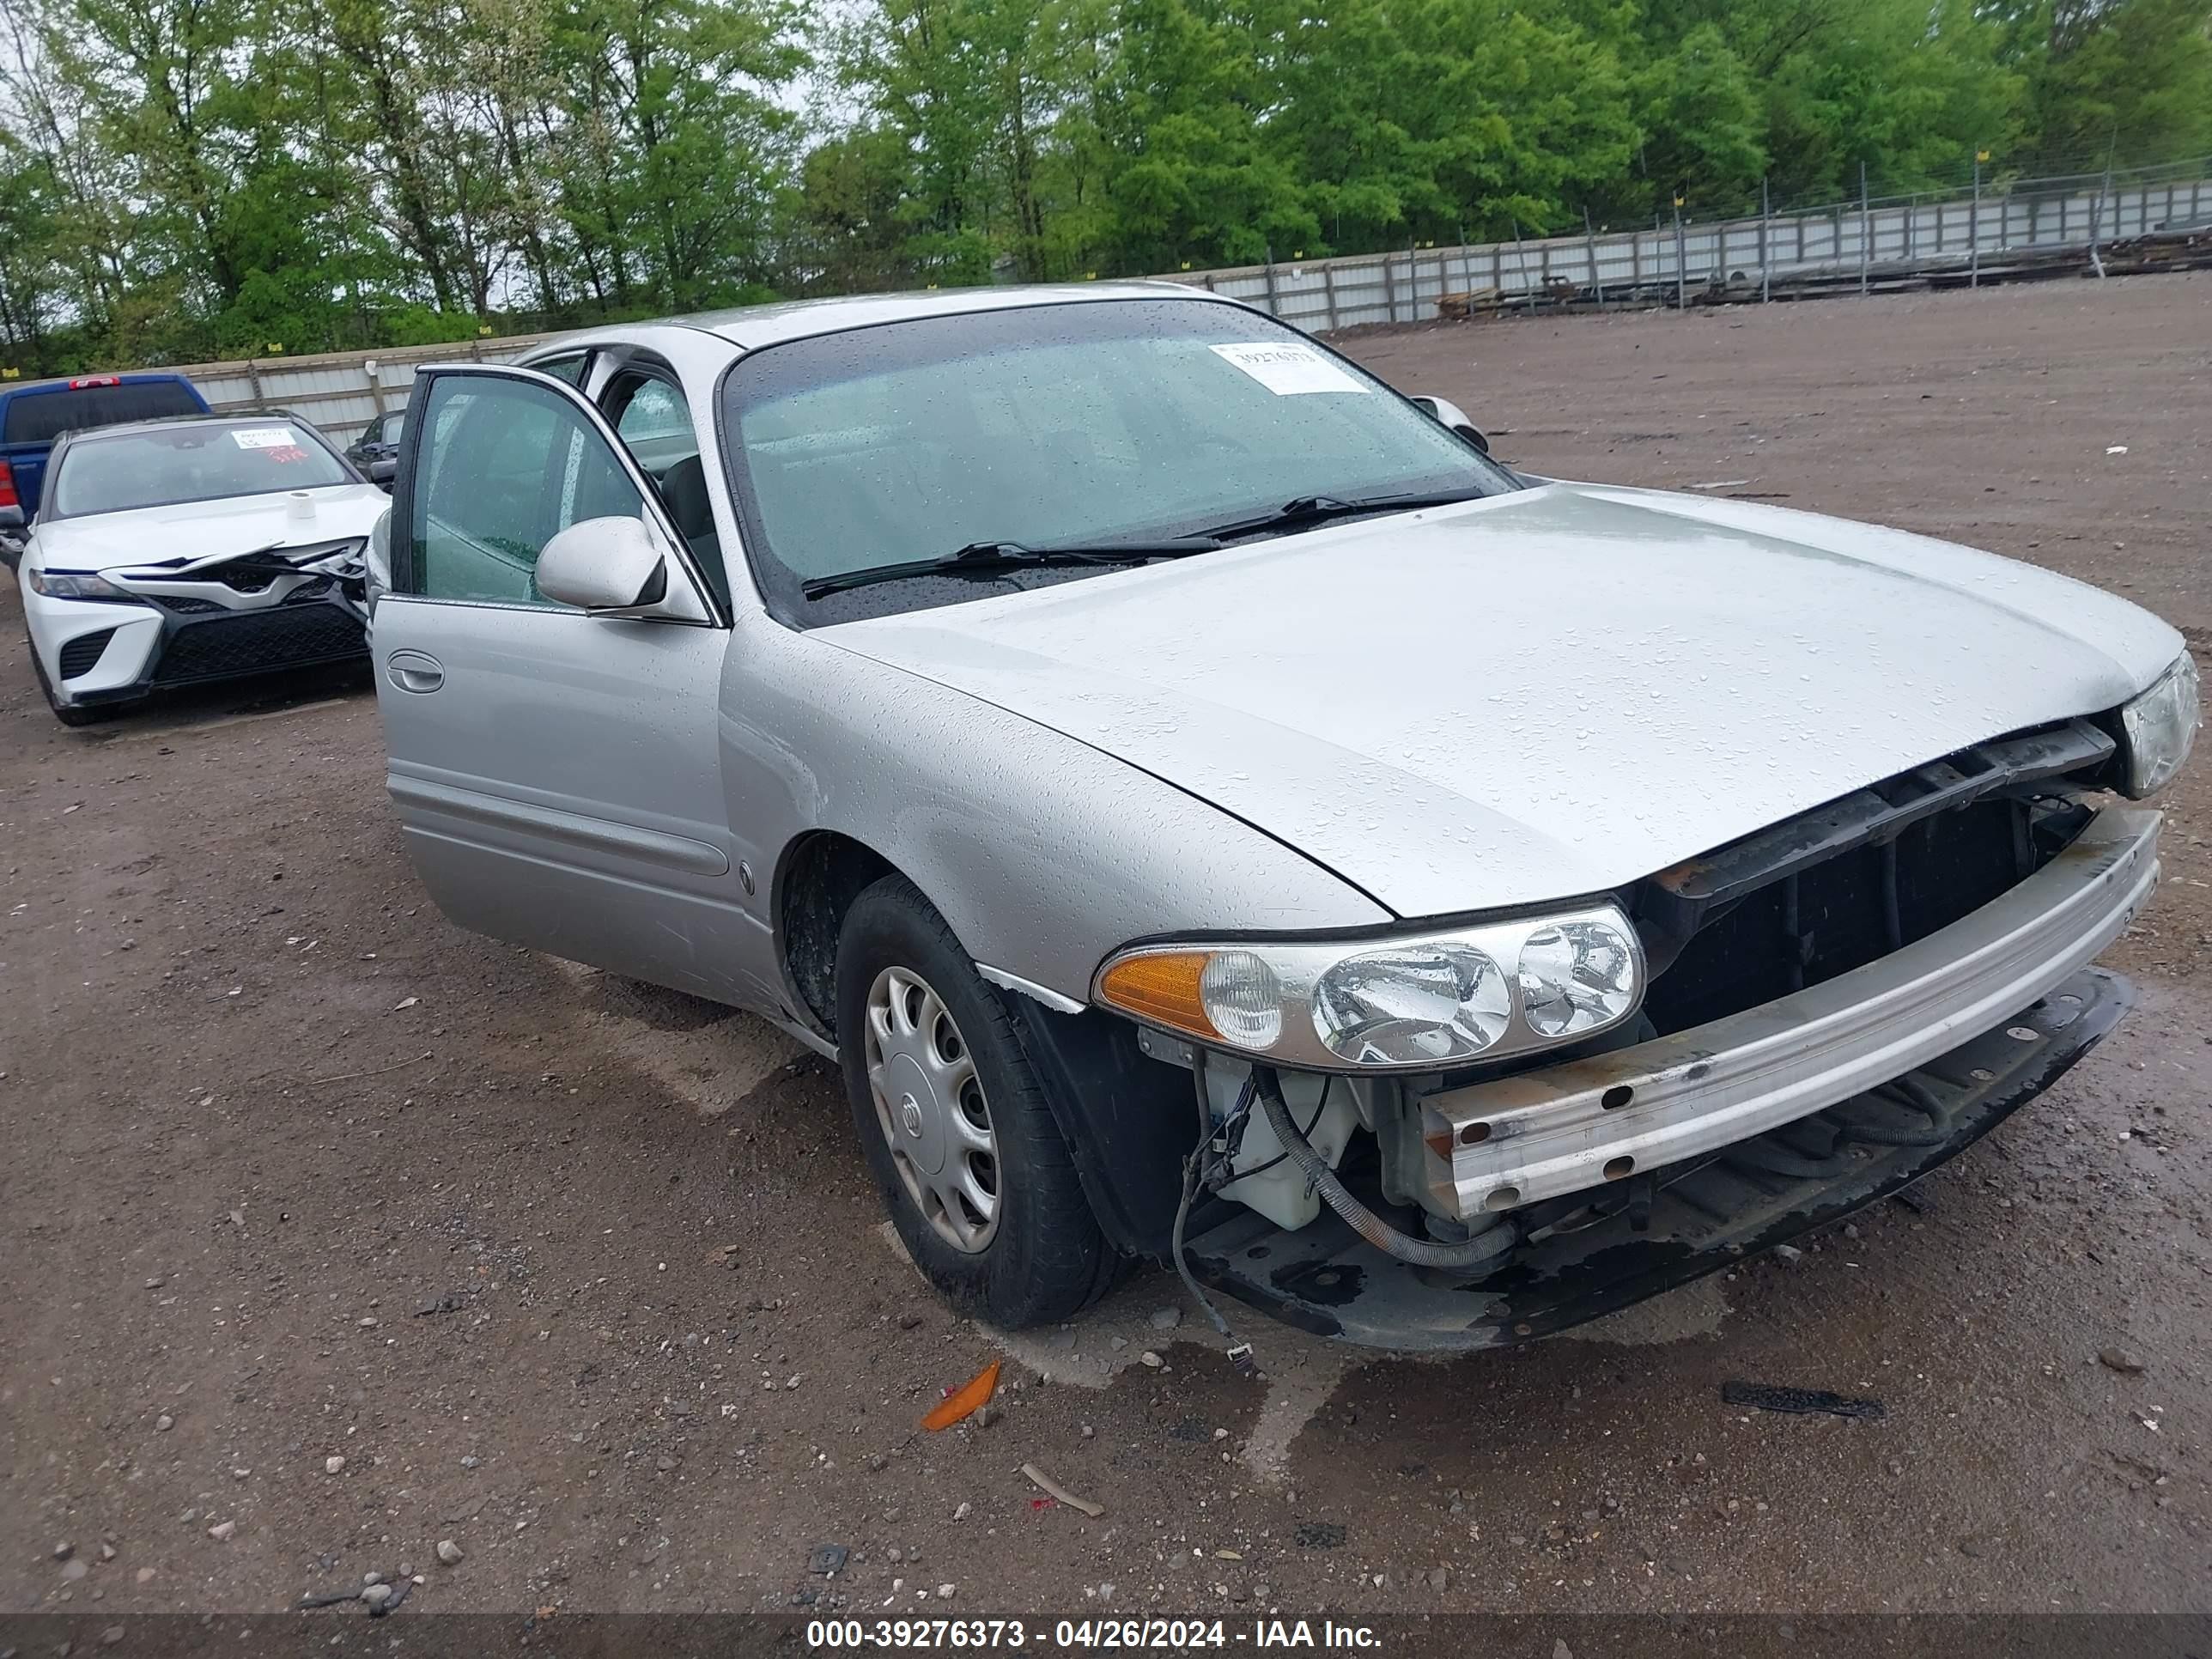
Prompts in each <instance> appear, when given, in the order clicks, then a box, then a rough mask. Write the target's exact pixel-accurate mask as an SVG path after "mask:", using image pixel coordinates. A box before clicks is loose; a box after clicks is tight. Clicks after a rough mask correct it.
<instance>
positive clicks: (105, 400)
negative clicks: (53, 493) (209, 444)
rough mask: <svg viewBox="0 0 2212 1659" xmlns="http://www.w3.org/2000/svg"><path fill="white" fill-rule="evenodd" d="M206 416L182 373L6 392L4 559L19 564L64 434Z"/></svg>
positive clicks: (0, 407) (1, 497)
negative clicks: (50, 460) (51, 456)
mask: <svg viewBox="0 0 2212 1659" xmlns="http://www.w3.org/2000/svg"><path fill="white" fill-rule="evenodd" d="M207 412H208V401H207V399H206V398H203V397H202V396H200V393H199V388H198V387H197V386H194V385H193V384H192V383H191V381H190V380H186V379H185V377H184V376H183V375H181V374H88V375H82V376H80V377H79V378H77V379H76V380H37V381H33V383H32V384H30V385H28V386H0V560H4V561H5V562H7V563H8V564H9V566H10V567H12V566H13V565H14V564H15V560H16V557H17V555H18V554H19V552H20V550H21V537H22V531H23V526H24V525H25V524H26V523H27V522H28V521H29V520H30V517H31V515H32V514H33V513H35V512H37V511H38V510H39V489H40V485H41V484H42V483H44V482H45V480H46V455H47V453H48V452H49V451H51V450H52V448H53V447H54V440H55V439H57V438H58V437H60V436H61V435H62V434H63V433H64V432H81V431H82V430H84V429H85V428H88V427H95V426H118V425H120V424H121V423H122V422H125V421H150V420H158V419H160V418H161V416H167V415H204V414H206V413H207Z"/></svg>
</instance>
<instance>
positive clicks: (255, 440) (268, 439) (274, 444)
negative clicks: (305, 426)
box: [230, 426, 300, 449]
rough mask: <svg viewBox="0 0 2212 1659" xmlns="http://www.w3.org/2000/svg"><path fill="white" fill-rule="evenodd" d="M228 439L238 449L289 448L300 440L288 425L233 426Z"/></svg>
mask: <svg viewBox="0 0 2212 1659" xmlns="http://www.w3.org/2000/svg"><path fill="white" fill-rule="evenodd" d="M230 439H231V441H232V442H233V443H234V444H236V445H237V446H238V447H240V449H290V448H292V447H294V446H295V445H296V444H298V442H299V441H300V439H299V435H297V434H296V433H295V432H294V431H293V430H292V428H290V427H289V426H241V427H234V428H231V434H230Z"/></svg>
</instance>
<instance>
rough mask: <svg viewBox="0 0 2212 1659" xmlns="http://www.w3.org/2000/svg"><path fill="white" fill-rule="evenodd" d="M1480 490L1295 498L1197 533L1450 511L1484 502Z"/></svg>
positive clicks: (1252, 530) (1297, 526) (1236, 533)
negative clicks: (1417, 510) (1365, 515)
mask: <svg viewBox="0 0 2212 1659" xmlns="http://www.w3.org/2000/svg"><path fill="white" fill-rule="evenodd" d="M1484 494H1485V492H1484V491H1482V490H1480V489H1441V490H1425V491H1413V492H1410V493H1408V494H1405V495H1352V496H1344V495H1298V496H1294V497H1293V498H1291V500H1289V501H1285V502H1284V503H1283V504H1282V505H1281V506H1280V507H1277V508H1276V509H1275V510H1274V511H1273V512H1272V513H1260V514H1258V515H1257V516H1256V517H1254V518H1249V519H1232V520H1230V521H1229V522H1228V523H1227V524H1217V525H1213V526H1209V527H1208V528H1206V529H1205V530H1202V531H1200V532H1199V534H1200V535H1202V536H1214V537H1230V536H1250V535H1255V534H1257V533H1258V532H1261V531H1282V530H1298V529H1303V528H1304V526H1307V525H1316V524H1326V523H1328V521H1329V520H1331V519H1349V518H1353V517H1356V516H1357V515H1358V514H1359V513H1409V512H1411V511H1413V509H1414V508H1416V507H1449V506H1451V505H1452V504H1453V503H1454V502H1456V501H1480V500H1481V499H1482V498H1483V495H1484Z"/></svg>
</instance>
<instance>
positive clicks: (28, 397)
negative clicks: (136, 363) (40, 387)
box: [0, 380, 204, 444]
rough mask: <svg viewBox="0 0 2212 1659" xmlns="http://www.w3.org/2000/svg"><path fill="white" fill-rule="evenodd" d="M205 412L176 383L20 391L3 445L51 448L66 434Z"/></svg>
mask: <svg viewBox="0 0 2212 1659" xmlns="http://www.w3.org/2000/svg"><path fill="white" fill-rule="evenodd" d="M201 413H204V410H202V409H201V408H200V405H199V401H198V399H197V398H194V397H193V396H192V393H191V388H190V387H188V386H182V385H180V384H179V383H178V382H177V381H175V380H149V381H146V382H144V383H143V384H140V385H137V386H59V387H57V388H55V389H54V390H53V391H52V392H37V391H26V392H18V393H16V394H15V396H14V397H12V398H9V399H8V406H7V414H6V416H5V417H4V419H3V420H0V443H7V444H50V443H52V441H54V440H55V439H57V438H58V437H60V436H61V435H62V434H63V433H64V432H83V431H88V430H89V429H90V428H94V427H100V426H117V425H119V424H121V423H122V422H125V421H154V420H161V419H163V418H165V417H166V416H171V415H198V414H201Z"/></svg>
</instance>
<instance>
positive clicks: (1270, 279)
mask: <svg viewBox="0 0 2212 1659" xmlns="http://www.w3.org/2000/svg"><path fill="white" fill-rule="evenodd" d="M1267 314H1268V315H1269V316H1270V317H1276V318H1279V317H1280V316H1281V315H1282V314H1283V313H1282V308H1281V307H1279V306H1278V305H1276V303H1275V245H1274V244H1273V242H1269V243H1268V244H1267Z"/></svg>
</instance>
